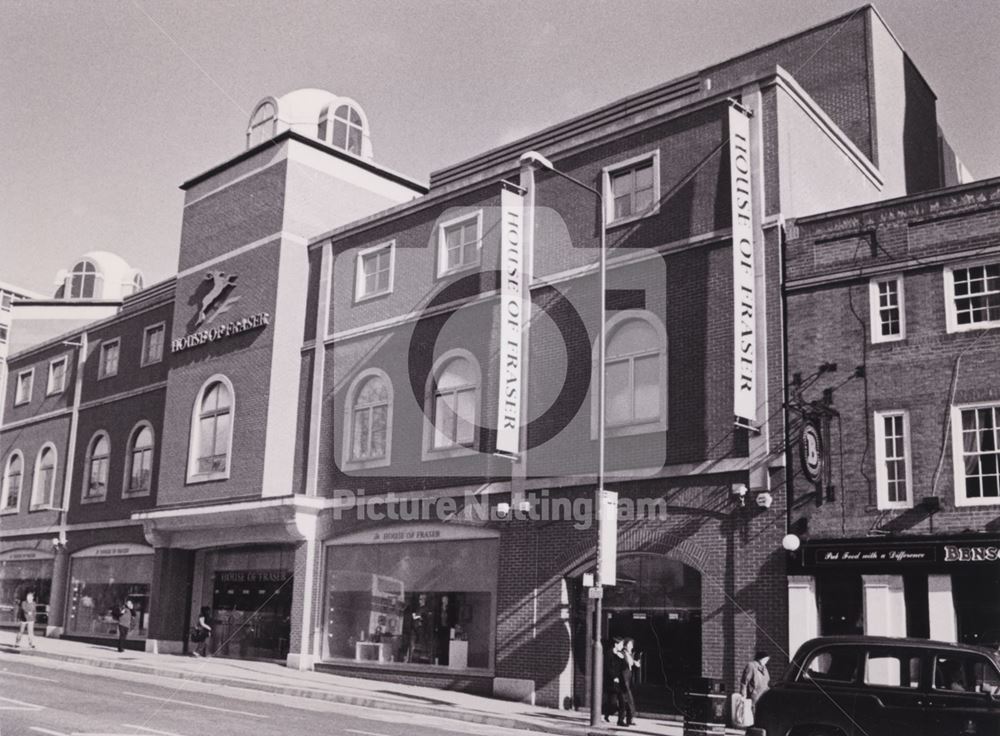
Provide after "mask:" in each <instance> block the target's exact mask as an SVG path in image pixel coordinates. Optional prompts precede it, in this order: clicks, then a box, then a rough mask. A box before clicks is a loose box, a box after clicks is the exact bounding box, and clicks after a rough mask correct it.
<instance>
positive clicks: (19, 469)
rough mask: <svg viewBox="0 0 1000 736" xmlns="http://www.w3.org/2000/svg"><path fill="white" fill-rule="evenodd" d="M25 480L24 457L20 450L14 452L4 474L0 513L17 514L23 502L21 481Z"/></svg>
mask: <svg viewBox="0 0 1000 736" xmlns="http://www.w3.org/2000/svg"><path fill="white" fill-rule="evenodd" d="M23 478H24V456H23V455H21V452H20V451H19V450H14V452H13V453H12V454H11V456H10V457H9V458H7V466H6V467H5V468H4V473H3V498H2V499H0V511H13V512H16V511H17V509H18V506H19V505H20V502H21V481H22V480H23Z"/></svg>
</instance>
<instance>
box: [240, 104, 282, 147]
mask: <svg viewBox="0 0 1000 736" xmlns="http://www.w3.org/2000/svg"><path fill="white" fill-rule="evenodd" d="M277 121H278V107H277V106H276V105H275V104H274V103H273V102H270V101H267V102H262V103H261V104H260V105H258V107H257V109H256V110H254V113H253V116H252V117H251V118H250V127H249V128H248V129H247V148H253V147H254V146H256V145H258V144H260V143H263V142H264V141H266V140H268V139H270V138H272V137H274V127H275V124H276V123H277Z"/></svg>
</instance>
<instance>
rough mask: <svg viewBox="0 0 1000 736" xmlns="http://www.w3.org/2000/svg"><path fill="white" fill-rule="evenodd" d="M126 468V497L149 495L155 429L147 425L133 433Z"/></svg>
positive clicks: (140, 426)
mask: <svg viewBox="0 0 1000 736" xmlns="http://www.w3.org/2000/svg"><path fill="white" fill-rule="evenodd" d="M125 468H126V470H125V472H126V476H125V494H124V495H128V496H141V495H145V494H147V493H149V489H150V487H151V485H152V480H153V429H152V427H150V426H149V425H148V424H146V423H142V424H140V425H139V426H137V427H136V428H135V429H134V430H133V431H132V437H131V439H130V440H129V444H128V457H127V458H126V460H125Z"/></svg>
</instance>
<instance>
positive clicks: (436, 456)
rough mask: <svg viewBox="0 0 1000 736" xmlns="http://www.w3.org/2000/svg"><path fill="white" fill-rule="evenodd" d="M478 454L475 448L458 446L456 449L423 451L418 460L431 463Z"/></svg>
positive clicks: (445, 448)
mask: <svg viewBox="0 0 1000 736" xmlns="http://www.w3.org/2000/svg"><path fill="white" fill-rule="evenodd" d="M478 454H479V450H477V449H476V448H474V447H465V446H464V445H460V446H458V447H442V448H440V449H429V450H424V452H423V455H422V457H421V458H420V459H421V460H423V461H424V462H432V461H434V460H448V459H450V458H455V457H468V456H470V455H478Z"/></svg>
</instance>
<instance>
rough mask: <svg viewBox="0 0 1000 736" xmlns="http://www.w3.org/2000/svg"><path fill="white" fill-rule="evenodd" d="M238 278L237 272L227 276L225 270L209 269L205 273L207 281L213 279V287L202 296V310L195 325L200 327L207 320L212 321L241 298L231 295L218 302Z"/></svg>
mask: <svg viewBox="0 0 1000 736" xmlns="http://www.w3.org/2000/svg"><path fill="white" fill-rule="evenodd" d="M236 279H237V276H236V274H232V275H230V276H227V275H226V274H225V272H223V271H209V272H208V273H206V274H205V281H211V282H212V288H211V289H209V291H208V293H207V294H206V295H205V296H204V297H202V300H201V311H200V312H199V313H198V320H197V322H195V327H200V326H201V325H202V324H204V323H205V322H211V321H212V320H213V319H215V318H216V317H217V316H218V315H220V314H222V313H223V312H227V311H229V308H230V307H231V306H232V305H233V303H234V302H236V301H238V300H239V297H238V296H236V297H233V296H231V297H229V298H227V299H226V300H225V301H223V302H222V303H221V304H219V303H218V302H219V301H220V300H222V298H223V297H224V296H225V295H226V294H228V293H229V291H230V290H232V288H233V286H235V285H236Z"/></svg>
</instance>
